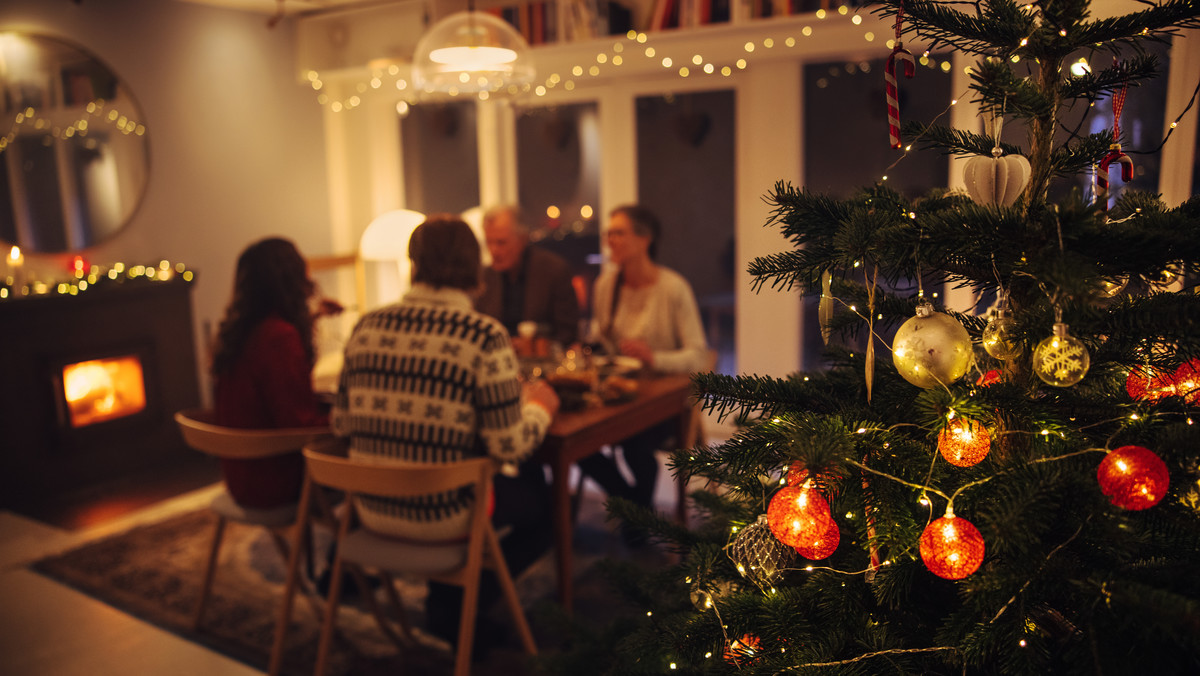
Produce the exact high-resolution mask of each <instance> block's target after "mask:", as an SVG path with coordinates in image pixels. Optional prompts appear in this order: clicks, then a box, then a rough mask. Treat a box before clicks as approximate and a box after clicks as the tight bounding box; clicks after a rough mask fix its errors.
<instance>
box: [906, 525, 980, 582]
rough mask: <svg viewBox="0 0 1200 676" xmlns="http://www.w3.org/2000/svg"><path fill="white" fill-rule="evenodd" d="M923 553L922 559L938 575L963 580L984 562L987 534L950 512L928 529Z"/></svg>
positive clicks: (922, 546) (924, 537)
mask: <svg viewBox="0 0 1200 676" xmlns="http://www.w3.org/2000/svg"><path fill="white" fill-rule="evenodd" d="M920 550H921V560H922V561H924V562H925V567H926V568H928V569H929V570H930V572H932V573H933V574H934V575H937V576H938V577H944V578H946V579H947V580H961V579H963V578H964V577H967V576H968V575H970V574H971V573H974V572H975V571H976V570H979V566H980V564H982V563H983V550H984V547H983V535H981V534H980V533H979V529H978V528H976V527H975V525H974V524H972V523H971V522H970V521H967V520H966V519H960V518H958V517H956V516H954V514H953V513H950V512H947V513H946V516H943V517H942V518H940V519H937V520H936V521H934V522H933V523H931V524H929V525H928V526H926V527H925V532H924V533H921V540H920Z"/></svg>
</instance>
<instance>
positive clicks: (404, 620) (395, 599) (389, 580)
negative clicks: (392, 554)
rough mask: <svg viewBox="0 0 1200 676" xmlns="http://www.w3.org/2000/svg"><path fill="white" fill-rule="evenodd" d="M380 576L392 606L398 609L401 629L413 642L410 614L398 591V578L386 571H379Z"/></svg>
mask: <svg viewBox="0 0 1200 676" xmlns="http://www.w3.org/2000/svg"><path fill="white" fill-rule="evenodd" d="M379 576H380V577H381V578H383V584H384V589H385V590H386V591H387V596H388V601H389V602H391V604H392V607H393V608H395V610H396V621H397V622H398V623H399V624H400V629H401V630H402V631H403V632H404V638H405V639H407V640H408V641H409V642H412V641H413V633H412V625H410V624H409V623H408V614H407V613H405V612H404V602H403V601H401V600H400V595H399V594H397V593H396V579H395V578H393V577H392V575H391V573H388V572H386V571H379Z"/></svg>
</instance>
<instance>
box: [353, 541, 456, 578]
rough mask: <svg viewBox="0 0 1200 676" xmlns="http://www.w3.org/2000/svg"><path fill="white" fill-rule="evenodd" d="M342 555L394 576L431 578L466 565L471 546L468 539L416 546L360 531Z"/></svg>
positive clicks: (411, 543) (413, 543)
mask: <svg viewBox="0 0 1200 676" xmlns="http://www.w3.org/2000/svg"><path fill="white" fill-rule="evenodd" d="M341 554H342V557H343V558H345V559H347V560H349V561H354V562H356V563H358V564H359V565H362V566H367V567H370V568H381V569H383V570H386V571H388V572H391V573H410V574H413V575H428V574H431V573H442V572H445V571H448V570H454V569H455V568H461V567H462V566H463V565H465V564H466V562H467V543H466V540H462V541H457V542H449V543H440V542H435V543H429V544H425V543H416V542H412V541H405V540H397V539H394V538H389V537H385V536H380V535H375V534H374V533H370V532H368V531H365V530H358V531H354V532H352V533H350V534H349V535H347V536H346V537H345V539H343V540H342V545H341Z"/></svg>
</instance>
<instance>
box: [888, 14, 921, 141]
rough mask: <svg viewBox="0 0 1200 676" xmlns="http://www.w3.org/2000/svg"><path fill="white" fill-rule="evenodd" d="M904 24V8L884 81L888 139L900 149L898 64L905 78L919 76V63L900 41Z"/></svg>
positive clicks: (897, 18) (897, 22)
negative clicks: (901, 67) (900, 62)
mask: <svg viewBox="0 0 1200 676" xmlns="http://www.w3.org/2000/svg"><path fill="white" fill-rule="evenodd" d="M903 24H904V7H903V6H902V7H900V9H899V10H898V11H897V12H896V40H895V42H894V44H895V47H893V48H892V53H891V55H889V56H888V60H887V67H886V68H884V74H883V81H884V85H885V88H886V89H887V115H888V139H889V140H890V141H891V146H892V147H893V148H899V147H900V99H899V97H898V96H897V94H896V62H897V61H903V62H904V77H906V78H908V79H910V80H911V79H912V77H913V76H914V75H916V74H917V63H916V61H914V60H913V55H912V53H911V52H909V51H908V50H907V49H905V48H904V43H902V42H901V41H900V33H901V27H902V26H903Z"/></svg>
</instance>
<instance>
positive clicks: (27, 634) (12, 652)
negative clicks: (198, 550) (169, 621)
mask: <svg viewBox="0 0 1200 676" xmlns="http://www.w3.org/2000/svg"><path fill="white" fill-rule="evenodd" d="M585 486H586V487H587V490H586V491H585V496H584V500H583V503H582V506H581V511H580V519H581V521H585V522H587V523H592V522H596V523H603V521H604V517H605V514H604V511H603V507H602V506H601V503H602V501H603V496H602V495H601V494H600V493H599V492H597V491H596V490H595V488H594V487H593V486H592V485H591V484H590V482H587V483H585ZM214 489H215V486H211V485H210V486H206V487H203V488H200V489H197V490H191V491H188V492H185V493H183V494H180V495H177V496H175V497H171V498H169V499H165V500H162V501H160V502H157V503H154V504H151V505H147V506H144V507H141V508H140V509H137V510H136V511H132V512H129V513H125V514H122V515H120V516H109V517H105V518H99V517H96V514H97V512H96V511H95V510H92V514H93V517H92V518H91V519H88V518H84V519H80V520H77V521H78V522H79V523H80V524H82V525H79V527H78V528H76V529H71V528H66V527H62V526H54V525H49V524H47V523H45V522H43V521H38V520H34V519H32V518H29V517H25V516H21V515H18V514H16V513H13V512H11V511H0V608H2V609H3V610H2V611H0V656H3V657H0V673H3V674H4V676H75V675H79V676H84V675H86V676H109V675H112V676H118V675H119V676H129V674H171V675H172V676H192V675H196V676H217V675H221V676H223V675H229V676H239V675H241V674H260V673H262V672H259V671H257V670H255V669H252V668H250V667H247V666H246V665H244V664H242V663H240V662H237V661H235V660H232V659H229V658H227V657H224V656H223V655H220V654H218V653H215V652H212V651H209V650H207V649H205V648H203V647H200V646H198V645H196V644H194V643H191V642H189V641H186V640H184V639H182V638H179V637H178V636H176V635H174V634H172V633H170V632H166V631H163V630H161V629H158V628H157V627H155V626H153V625H150V624H146V623H144V622H142V621H140V620H138V619H135V618H133V617H131V616H129V615H126V614H124V613H122V612H120V611H117V610H115V609H113V608H112V607H110V606H108V605H105V604H103V603H101V602H99V601H96V600H94V599H92V598H91V597H89V596H86V595H84V594H81V593H79V592H76V591H74V590H73V589H70V588H68V587H65V586H63V585H60V584H57V583H55V582H53V581H51V580H49V579H47V578H44V577H42V576H41V575H38V574H37V573H34V572H31V571H30V570H28V569H27V568H26V566H27V564H29V563H31V562H33V561H36V560H37V559H40V558H42V557H44V556H48V555H50V554H54V553H58V552H61V551H65V550H68V549H71V548H73V547H76V546H78V545H79V544H81V543H83V542H86V541H88V540H92V539H95V538H101V537H105V536H106V535H109V534H112V533H118V532H121V531H123V530H127V529H128V528H130V527H132V526H135V525H137V524H140V523H146V522H154V521H158V520H161V519H163V518H165V517H166V516H168V515H170V514H174V513H179V512H184V511H189V510H192V509H196V508H198V507H200V506H203V505H205V504H207V502H208V500H209V499H210V498H211V495H212V493H213V490H214ZM111 499H112V500H113V501H116V502H119V501H120V500H121V499H122V497H121V496H119V495H114V496H112V498H111ZM674 501H675V487H674V485H673V483H672V480H671V477H670V473H669V472H668V471H663V472H660V481H659V486H658V491H657V493H656V502H657V503H658V504H659V506H660V509H664V510H665V509H672V508H673V506H674ZM127 506H128V505H127ZM97 509H100V510H101V512H100V513H104V510H103V506H102V505H100V506H98V507H97ZM108 513H109V514H111V512H108ZM593 525H595V524H593Z"/></svg>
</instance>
